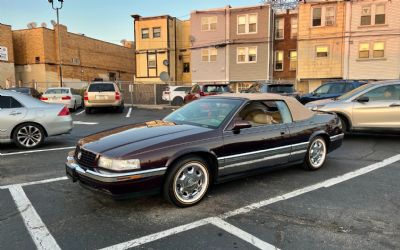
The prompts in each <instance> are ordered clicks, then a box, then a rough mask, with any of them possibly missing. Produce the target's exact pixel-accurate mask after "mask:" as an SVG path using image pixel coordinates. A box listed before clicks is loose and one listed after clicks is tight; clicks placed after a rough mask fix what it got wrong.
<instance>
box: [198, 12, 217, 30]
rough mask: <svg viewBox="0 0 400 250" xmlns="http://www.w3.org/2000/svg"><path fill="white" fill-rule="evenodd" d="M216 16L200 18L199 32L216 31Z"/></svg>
mask: <svg viewBox="0 0 400 250" xmlns="http://www.w3.org/2000/svg"><path fill="white" fill-rule="evenodd" d="M217 20H218V18H217V17H216V16H208V17H202V18H201V31H216V30H217Z"/></svg>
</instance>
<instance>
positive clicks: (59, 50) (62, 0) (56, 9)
mask: <svg viewBox="0 0 400 250" xmlns="http://www.w3.org/2000/svg"><path fill="white" fill-rule="evenodd" d="M48 1H49V3H51V7H52V8H53V10H55V11H56V13H57V36H58V39H57V40H58V58H59V62H58V66H59V69H60V70H59V71H60V87H62V86H63V75H62V56H61V36H60V15H59V10H61V9H62V7H63V3H64V0H58V2H60V6H59V7H54V1H53V0H48Z"/></svg>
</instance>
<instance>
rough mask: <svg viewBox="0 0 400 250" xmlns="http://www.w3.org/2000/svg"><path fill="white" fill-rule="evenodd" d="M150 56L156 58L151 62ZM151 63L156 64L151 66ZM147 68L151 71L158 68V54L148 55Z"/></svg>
mask: <svg viewBox="0 0 400 250" xmlns="http://www.w3.org/2000/svg"><path fill="white" fill-rule="evenodd" d="M150 56H154V60H151V61H150ZM150 62H154V65H153V66H150ZM147 68H149V69H155V68H157V54H156V53H149V54H148V55H147Z"/></svg>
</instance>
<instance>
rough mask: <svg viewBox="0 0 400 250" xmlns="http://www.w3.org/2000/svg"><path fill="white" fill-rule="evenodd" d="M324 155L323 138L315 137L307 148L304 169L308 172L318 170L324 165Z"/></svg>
mask: <svg viewBox="0 0 400 250" xmlns="http://www.w3.org/2000/svg"><path fill="white" fill-rule="evenodd" d="M326 154H327V146H326V142H325V140H324V138H322V137H320V136H317V137H315V138H314V139H313V140H312V141H311V143H310V145H309V147H308V151H307V155H306V158H305V162H304V167H305V168H306V169H308V170H318V169H320V168H321V167H322V166H323V165H324V163H325V160H326Z"/></svg>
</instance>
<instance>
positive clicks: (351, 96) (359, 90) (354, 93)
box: [336, 84, 373, 100]
mask: <svg viewBox="0 0 400 250" xmlns="http://www.w3.org/2000/svg"><path fill="white" fill-rule="evenodd" d="M372 86H373V85H370V84H365V85H362V86H361V87H358V88H356V89H353V90H352V91H350V92H347V93H346V94H344V95H341V96H339V97H338V98H336V100H347V99H350V98H353V97H354V96H356V95H358V93H360V92H362V91H364V90H366V89H369V88H371V87H372Z"/></svg>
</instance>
